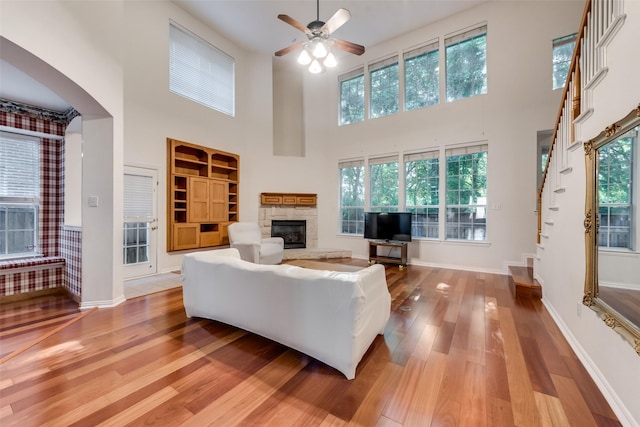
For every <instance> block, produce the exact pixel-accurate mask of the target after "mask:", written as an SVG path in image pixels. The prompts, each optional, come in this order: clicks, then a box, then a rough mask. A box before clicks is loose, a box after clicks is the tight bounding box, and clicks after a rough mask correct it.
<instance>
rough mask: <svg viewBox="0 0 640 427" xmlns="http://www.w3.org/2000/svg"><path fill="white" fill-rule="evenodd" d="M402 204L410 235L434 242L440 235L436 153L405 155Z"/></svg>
mask: <svg viewBox="0 0 640 427" xmlns="http://www.w3.org/2000/svg"><path fill="white" fill-rule="evenodd" d="M404 168H405V178H404V185H405V205H406V210H407V212H411V213H412V214H413V215H412V216H411V234H412V235H413V236H414V237H427V238H433V239H437V238H438V235H439V232H438V229H439V205H440V159H439V152H438V151H428V152H424V153H414V154H405V155H404Z"/></svg>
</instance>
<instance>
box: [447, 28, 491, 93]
mask: <svg viewBox="0 0 640 427" xmlns="http://www.w3.org/2000/svg"><path fill="white" fill-rule="evenodd" d="M444 46H445V56H446V69H447V70H446V72H447V90H446V92H447V101H449V102H450V101H455V100H457V99H461V98H469V97H471V96H475V95H480V94H484V93H487V26H486V25H485V26H482V27H478V28H475V29H473V30H470V31H466V32H464V33H461V34H458V35H455V36H452V37H447V38H445V40H444Z"/></svg>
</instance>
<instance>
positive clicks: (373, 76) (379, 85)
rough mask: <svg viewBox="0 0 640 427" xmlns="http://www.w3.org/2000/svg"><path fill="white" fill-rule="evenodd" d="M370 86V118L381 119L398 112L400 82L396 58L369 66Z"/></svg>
mask: <svg viewBox="0 0 640 427" xmlns="http://www.w3.org/2000/svg"><path fill="white" fill-rule="evenodd" d="M369 76H370V84H371V92H370V95H371V100H370V108H369V112H370V117H372V118H374V117H382V116H386V115H389V114H393V113H397V112H398V97H399V95H400V81H399V79H398V57H397V56H393V57H391V58H388V59H385V60H383V61H378V62H375V63H373V64H370V65H369Z"/></svg>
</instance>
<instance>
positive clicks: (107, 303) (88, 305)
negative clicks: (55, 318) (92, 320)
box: [80, 295, 126, 310]
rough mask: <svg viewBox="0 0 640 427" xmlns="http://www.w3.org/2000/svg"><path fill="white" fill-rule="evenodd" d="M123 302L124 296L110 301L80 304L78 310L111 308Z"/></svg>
mask: <svg viewBox="0 0 640 427" xmlns="http://www.w3.org/2000/svg"><path fill="white" fill-rule="evenodd" d="M125 301H126V298H125V297H124V295H120V296H119V297H118V298H116V299H112V300H102V301H89V302H82V303H80V310H89V309H91V308H112V307H115V306H117V305H120V304H122V303H123V302H125Z"/></svg>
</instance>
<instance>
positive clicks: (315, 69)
mask: <svg viewBox="0 0 640 427" xmlns="http://www.w3.org/2000/svg"><path fill="white" fill-rule="evenodd" d="M309 72H310V73H313V74H318V73H320V72H322V66H321V65H320V63H319V62H318V60H317V59H314V60H313V61H311V65H309Z"/></svg>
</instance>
